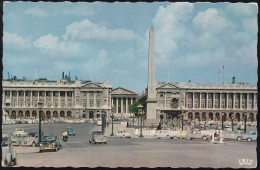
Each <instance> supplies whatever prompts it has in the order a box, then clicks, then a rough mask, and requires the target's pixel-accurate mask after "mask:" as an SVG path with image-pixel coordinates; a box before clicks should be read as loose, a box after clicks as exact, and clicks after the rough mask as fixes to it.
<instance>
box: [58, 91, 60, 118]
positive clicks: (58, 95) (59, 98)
mask: <svg viewBox="0 0 260 170" xmlns="http://www.w3.org/2000/svg"><path fill="white" fill-rule="evenodd" d="M58 107H60V91H58ZM58 117H60V113H59V112H58Z"/></svg>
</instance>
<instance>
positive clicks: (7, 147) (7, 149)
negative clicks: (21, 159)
mask: <svg viewBox="0 0 260 170" xmlns="http://www.w3.org/2000/svg"><path fill="white" fill-rule="evenodd" d="M1 147H2V165H5V166H13V165H16V152H15V150H14V148H13V145H12V143H11V140H10V138H9V137H3V138H2V143H1Z"/></svg>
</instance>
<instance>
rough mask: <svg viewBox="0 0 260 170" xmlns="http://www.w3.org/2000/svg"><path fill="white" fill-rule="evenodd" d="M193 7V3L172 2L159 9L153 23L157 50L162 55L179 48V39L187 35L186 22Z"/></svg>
mask: <svg viewBox="0 0 260 170" xmlns="http://www.w3.org/2000/svg"><path fill="white" fill-rule="evenodd" d="M192 9H193V4H191V3H172V4H170V5H167V6H166V7H163V6H160V7H159V9H158V10H157V12H156V15H155V18H154V19H153V24H154V27H155V30H156V35H155V43H156V51H157V52H158V53H159V54H160V56H161V57H163V56H164V57H165V56H171V55H172V54H173V52H174V51H176V50H177V49H178V44H177V41H179V40H180V39H182V38H183V37H184V36H185V32H186V28H185V27H184V23H185V22H186V21H187V20H188V19H189V18H190V14H191V12H192Z"/></svg>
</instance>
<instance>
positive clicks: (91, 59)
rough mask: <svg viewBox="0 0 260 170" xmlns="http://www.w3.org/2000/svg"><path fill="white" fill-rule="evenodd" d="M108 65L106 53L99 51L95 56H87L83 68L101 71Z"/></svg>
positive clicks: (102, 50)
mask: <svg viewBox="0 0 260 170" xmlns="http://www.w3.org/2000/svg"><path fill="white" fill-rule="evenodd" d="M108 64H109V57H108V52H107V51H106V50H104V49H101V50H100V51H99V52H98V55H96V56H87V57H86V60H85V64H84V68H86V69H91V70H101V71H102V67H105V66H107V65H108Z"/></svg>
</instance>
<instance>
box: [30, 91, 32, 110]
mask: <svg viewBox="0 0 260 170" xmlns="http://www.w3.org/2000/svg"><path fill="white" fill-rule="evenodd" d="M30 107H33V91H31V105H30Z"/></svg>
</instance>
